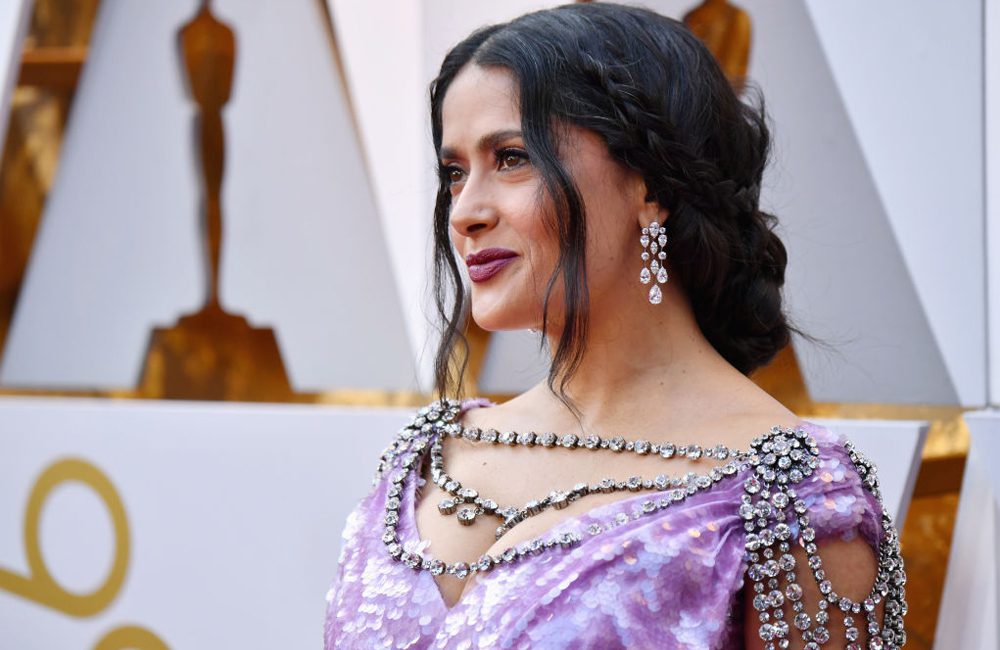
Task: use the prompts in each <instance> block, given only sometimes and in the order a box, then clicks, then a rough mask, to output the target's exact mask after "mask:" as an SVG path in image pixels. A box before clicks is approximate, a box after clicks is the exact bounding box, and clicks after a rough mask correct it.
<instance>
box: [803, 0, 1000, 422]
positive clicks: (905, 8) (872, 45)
mask: <svg viewBox="0 0 1000 650" xmlns="http://www.w3.org/2000/svg"><path fill="white" fill-rule="evenodd" d="M806 6H807V7H808V9H809V13H810V15H811V16H812V22H813V25H814V27H815V30H816V33H817V35H818V36H819V40H820V44H821V45H822V48H823V53H824V54H825V58H826V61H827V64H828V65H829V69H830V72H831V74H832V75H833V78H834V81H835V82H836V85H837V89H838V90H839V92H840V97H841V101H842V102H843V106H844V109H845V110H846V111H847V115H848V117H849V118H850V121H851V126H852V128H853V130H854V132H855V133H856V135H857V141H858V144H859V146H860V147H861V151H862V153H863V154H864V159H865V163H866V165H867V166H868V170H869V172H870V173H871V177H872V182H873V184H874V186H875V189H876V190H877V192H878V195H879V198H880V200H881V202H882V204H883V205H884V206H885V211H886V215H887V216H888V217H889V223H890V225H891V226H892V230H893V234H894V236H895V238H896V241H897V242H898V244H899V247H900V250H901V252H902V254H903V259H904V260H905V261H906V266H907V269H908V271H909V274H910V276H911V277H912V279H913V284H914V287H915V289H916V291H917V295H918V296H919V298H920V301H921V303H922V304H923V306H924V311H925V312H926V314H927V320H928V322H929V323H930V326H931V331H932V332H933V333H934V338H935V341H936V342H937V345H938V347H939V348H940V349H941V353H942V357H943V359H944V362H945V365H946V367H947V369H948V372H949V376H950V377H951V381H952V382H953V384H954V385H955V388H956V390H957V392H958V394H959V397H960V401H961V402H962V403H963V404H979V403H983V402H984V381H985V372H986V368H985V364H986V357H985V354H984V348H983V345H984V344H983V342H982V340H983V337H984V332H982V331H981V328H980V327H979V324H981V323H985V306H984V302H983V300H982V295H983V290H984V286H983V282H984V273H983V269H984V248H983V244H982V237H983V221H982V215H983V174H982V169H983V157H982V156H983V122H982V99H983V87H982V84H983V78H982V66H983V62H982V36H981V30H982V7H981V5H980V3H977V2H959V3H951V4H947V5H942V4H941V3H938V2H930V1H929V0H919V1H918V2H911V1H907V2H904V1H903V0H893V1H890V2H874V3H873V2H863V1H860V0H848V1H842V2H826V1H823V0H819V1H817V0H807V2H806ZM941 43H948V46H947V47H941V46H940V44H941Z"/></svg>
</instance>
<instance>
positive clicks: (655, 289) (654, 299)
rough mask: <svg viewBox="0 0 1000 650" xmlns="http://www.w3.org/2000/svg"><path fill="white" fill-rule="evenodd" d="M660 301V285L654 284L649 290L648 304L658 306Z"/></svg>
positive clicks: (661, 294) (661, 297) (661, 295)
mask: <svg viewBox="0 0 1000 650" xmlns="http://www.w3.org/2000/svg"><path fill="white" fill-rule="evenodd" d="M661 300H663V293H662V292H661V291H660V285H658V284H654V285H653V286H652V287H650V288H649V302H651V303H653V304H654V305H658V304H660V301H661Z"/></svg>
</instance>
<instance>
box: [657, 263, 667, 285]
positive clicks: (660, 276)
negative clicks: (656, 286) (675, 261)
mask: <svg viewBox="0 0 1000 650" xmlns="http://www.w3.org/2000/svg"><path fill="white" fill-rule="evenodd" d="M656 281H657V282H659V283H660V284H663V283H664V282H666V281H667V269H666V267H663V266H661V267H660V270H659V271H657V272H656Z"/></svg>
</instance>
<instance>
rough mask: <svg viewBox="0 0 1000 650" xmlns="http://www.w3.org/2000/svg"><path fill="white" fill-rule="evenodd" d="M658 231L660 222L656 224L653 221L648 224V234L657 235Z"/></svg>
mask: <svg viewBox="0 0 1000 650" xmlns="http://www.w3.org/2000/svg"><path fill="white" fill-rule="evenodd" d="M659 232H660V224H658V223H657V222H655V221H654V222H653V223H651V224H649V234H650V235H652V236H653V237H656V235H658V234H659Z"/></svg>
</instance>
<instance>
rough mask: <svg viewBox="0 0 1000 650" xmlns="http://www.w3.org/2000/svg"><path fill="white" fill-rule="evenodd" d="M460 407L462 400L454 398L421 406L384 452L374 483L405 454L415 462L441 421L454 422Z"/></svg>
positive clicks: (406, 457)
mask: <svg viewBox="0 0 1000 650" xmlns="http://www.w3.org/2000/svg"><path fill="white" fill-rule="evenodd" d="M460 407H461V402H459V401H458V400H454V399H444V400H435V401H433V402H431V403H430V404H427V405H426V406H422V407H420V409H418V410H417V412H416V413H415V414H414V416H413V418H412V419H411V420H410V422H409V423H408V424H406V425H404V426H403V427H402V428H400V430H399V431H398V432H397V433H396V437H395V438H394V439H393V441H392V442H391V443H389V446H388V447H386V448H385V450H384V451H383V452H382V455H381V457H380V458H379V462H378V468H377V469H376V470H375V476H374V477H373V478H372V485H377V484H378V482H379V480H380V479H381V478H382V476H383V475H384V473H385V472H386V470H388V469H391V468H392V467H394V466H395V464H396V460H397V459H398V458H400V457H403V458H404V461H405V460H406V459H410V462H411V463H412V462H413V461H415V460H416V456H417V455H418V454H420V453H421V452H423V451H425V450H426V449H427V448H428V446H429V445H430V437H431V436H432V435H433V434H434V433H435V431H436V429H437V427H438V426H439V424H441V423H444V422H451V421H452V420H453V419H454V418H455V417H456V416H457V415H458V412H459V409H460Z"/></svg>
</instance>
